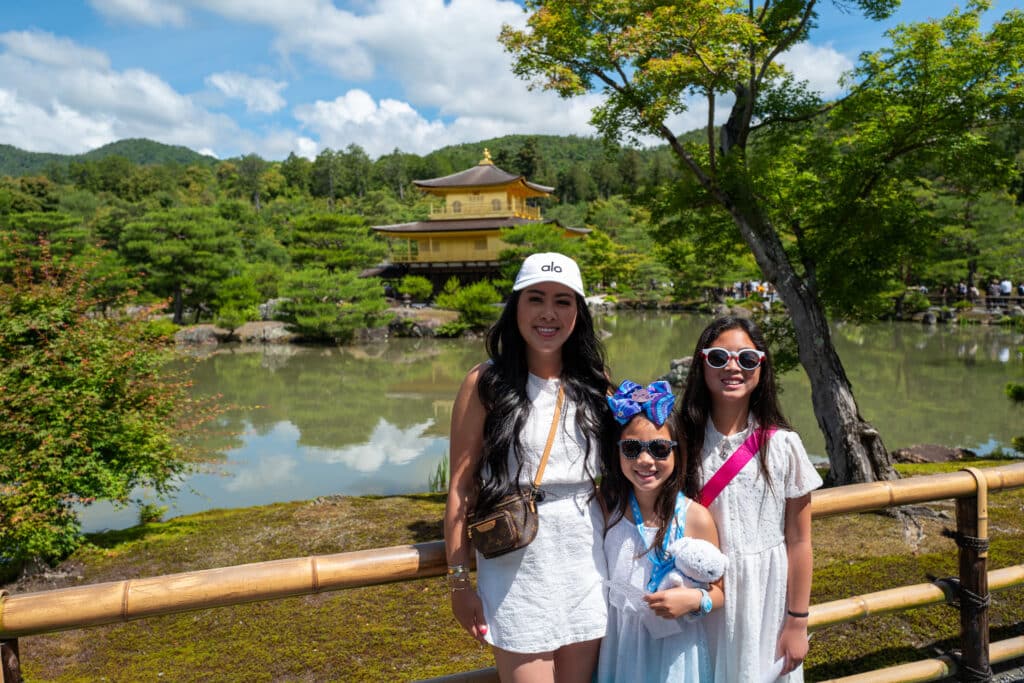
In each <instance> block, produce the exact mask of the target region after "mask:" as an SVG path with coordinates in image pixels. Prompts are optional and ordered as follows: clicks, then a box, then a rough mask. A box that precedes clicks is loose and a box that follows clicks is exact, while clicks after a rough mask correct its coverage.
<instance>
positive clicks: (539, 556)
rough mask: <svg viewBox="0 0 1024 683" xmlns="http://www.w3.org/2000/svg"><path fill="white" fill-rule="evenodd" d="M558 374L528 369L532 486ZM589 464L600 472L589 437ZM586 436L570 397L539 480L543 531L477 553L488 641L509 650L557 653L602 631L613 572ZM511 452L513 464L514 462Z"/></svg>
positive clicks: (527, 467) (524, 477)
mask: <svg viewBox="0 0 1024 683" xmlns="http://www.w3.org/2000/svg"><path fill="white" fill-rule="evenodd" d="M558 385H559V380H558V379H550V380H546V379H542V378H540V377H536V376H534V375H529V377H528V380H527V385H526V394H527V397H528V398H529V399H530V402H531V404H532V406H533V409H532V411H531V413H530V416H529V418H528V419H527V421H526V425H525V428H524V430H523V434H522V442H523V444H524V448H525V450H526V451H527V452H526V454H525V456H526V457H525V458H524V461H525V464H524V466H523V469H522V472H521V475H520V485H521V486H523V487H529V485H530V484H531V483H532V481H533V477H534V475H535V474H536V472H537V465H538V464H539V462H540V458H541V455H542V454H543V452H544V444H545V443H546V442H547V438H548V431H549V430H550V428H551V418H552V416H553V415H554V410H555V399H556V396H557V393H558ZM591 441H592V443H591V453H590V458H589V470H590V471H591V472H594V471H596V468H597V461H598V458H599V457H600V454H599V450H598V448H599V444H598V443H597V440H596V439H592V440H591ZM585 444H586V441H585V439H584V438H583V434H582V432H581V431H580V430H579V428H578V427H577V425H576V404H575V402H573V401H571V400H570V398H569V396H568V395H567V396H566V398H565V404H564V405H563V408H562V421H561V423H560V425H559V429H558V433H557V435H556V437H555V442H554V445H553V446H552V448H551V455H550V456H549V457H548V463H547V467H546V468H545V470H544V477H543V480H542V481H541V489H543V490H544V492H545V498H544V500H543V502H541V503H540V504H539V505H538V506H537V511H538V514H539V517H540V523H539V525H538V529H537V537H536V538H535V539H534V540H533V542H532V543H530V544H529V545H528V546H526V547H525V548H523V549H521V550H517V551H514V552H511V553H508V554H506V555H502V556H500V557H495V558H492V559H489V560H488V559H485V558H484V557H483V556H482V555H480V554H479V553H477V556H476V562H477V565H476V566H477V591H478V593H479V595H480V600H481V602H482V603H483V609H484V618H485V620H486V622H487V627H488V630H487V634H486V636H485V638H486V640H487V642H489V643H490V644H492V645H494V646H495V647H499V648H501V649H503V650H508V651H509V652H518V653H534V652H551V651H553V650H557V649H558V648H560V647H562V646H563V645H570V644H572V643H579V642H583V641H587V640H594V639H596V638H601V637H603V636H604V633H605V628H606V626H607V612H608V610H607V605H606V603H605V596H604V580H605V577H606V576H607V571H606V565H605V558H604V549H603V548H604V546H603V542H602V531H603V525H604V523H603V517H602V514H601V510H600V507H599V505H598V503H597V501H596V499H595V500H590V501H589V502H588V498H590V497H591V494H592V492H593V485H592V484H591V480H590V478H589V477H588V476H587V468H586V467H585V466H584V453H585V450H584V449H585ZM509 457H510V466H512V464H514V462H515V460H514V458H513V457H512V454H510V455H509Z"/></svg>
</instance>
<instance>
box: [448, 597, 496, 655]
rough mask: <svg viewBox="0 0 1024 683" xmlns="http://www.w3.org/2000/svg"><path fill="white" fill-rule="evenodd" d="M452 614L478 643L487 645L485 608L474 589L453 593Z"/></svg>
mask: <svg viewBox="0 0 1024 683" xmlns="http://www.w3.org/2000/svg"><path fill="white" fill-rule="evenodd" d="M451 593H452V612H453V613H454V614H455V618H456V619H457V620H458V622H459V624H460V625H461V626H462V628H464V629H466V632H467V633H469V635H471V636H473V638H475V639H476V641H477V642H478V643H480V644H481V645H486V644H487V641H486V640H484V635H485V634H486V633H487V624H486V623H484V607H483V604H482V603H481V602H480V596H479V595H477V594H476V591H475V590H473V589H472V588H463V589H462V590H455V591H452V592H451Z"/></svg>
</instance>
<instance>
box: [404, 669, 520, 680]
mask: <svg viewBox="0 0 1024 683" xmlns="http://www.w3.org/2000/svg"><path fill="white" fill-rule="evenodd" d="M414 683H501V678H500V677H499V676H498V670H497V669H496V668H494V667H493V666H492V667H489V668H487V669H477V670H475V671H463V672H462V673H457V674H449V675H447V676H439V677H437V678H424V679H423V680H421V681H414Z"/></svg>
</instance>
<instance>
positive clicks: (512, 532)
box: [466, 384, 565, 559]
mask: <svg viewBox="0 0 1024 683" xmlns="http://www.w3.org/2000/svg"><path fill="white" fill-rule="evenodd" d="M564 398H565V389H564V388H563V387H562V386H561V384H559V386H558V398H557V399H556V400H555V416H554V417H553V418H552V419H551V429H550V430H549V431H548V442H547V444H546V445H545V446H544V454H543V455H542V456H541V458H540V464H539V465H538V466H537V475H536V476H535V477H534V478H533V484H532V485H531V486H530V490H529V491H523V490H521V489H520V490H519V491H518V492H516V493H512V494H509V495H507V496H504V497H502V498H500V499H499V500H498V501H497V502H496V503H495V504H494V506H493V507H492V508H491V509H490V510H489V511H488V512H486V513H484V514H476V513H472V512H471V513H469V515H468V516H467V519H466V521H467V523H468V529H467V532H466V533H467V535H468V536H469V540H470V542H471V543H472V544H473V547H475V548H476V549H477V551H478V552H479V553H480V554H481V555H483V556H484V557H486V558H487V559H490V558H492V557H498V556H500V555H504V554H506V553H510V552H512V551H513V550H519V549H520V548H525V547H526V546H528V545H529V544H530V542H532V541H533V539H534V538H536V536H537V523H538V517H537V500H538V498H537V496H538V493H540V482H541V479H542V478H543V477H544V467H545V466H546V465H547V464H548V456H549V455H551V446H552V444H554V442H555V433H556V432H557V431H558V422H559V418H560V417H561V416H562V401H563V399H564Z"/></svg>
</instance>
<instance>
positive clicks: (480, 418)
mask: <svg viewBox="0 0 1024 683" xmlns="http://www.w3.org/2000/svg"><path fill="white" fill-rule="evenodd" d="M484 368H485V366H483V365H478V366H476V367H475V368H473V369H472V370H471V371H470V372H469V374H468V375H466V379H465V380H464V381H463V382H462V386H461V387H459V393H458V394H457V395H456V397H455V406H454V407H453V409H452V424H451V435H450V437H449V444H450V446H449V468H448V470H449V481H448V501H447V503H446V504H445V508H444V545H445V556H446V557H447V559H448V566H449V567H458V566H463V567H467V568H468V567H469V563H470V559H471V558H472V557H473V548H472V546H471V545H470V543H469V539H468V538H467V536H466V515H467V514H468V513H469V512H470V511H471V510H472V508H473V494H474V489H475V485H474V481H473V477H474V474H475V472H476V468H477V463H478V462H479V461H480V457H481V451H482V450H483V441H484V417H485V412H484V407H483V404H482V403H481V402H480V396H479V394H478V393H477V383H478V382H479V380H480V375H481V374H482V373H483V371H484ZM451 589H452V590H451V599H452V612H453V613H454V614H455V618H456V619H457V620H458V621H459V623H460V624H461V625H462V627H463V628H464V629H466V631H468V632H469V634H470V635H471V636H473V637H474V638H476V639H477V640H478V641H480V642H481V643H484V642H485V641H484V634H485V633H487V624H486V623H484V617H483V606H482V605H481V603H480V598H479V596H478V595H477V593H476V591H475V590H473V585H472V583H471V582H470V581H469V580H468V575H467V576H466V578H465V579H460V580H456V581H453V582H451Z"/></svg>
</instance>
